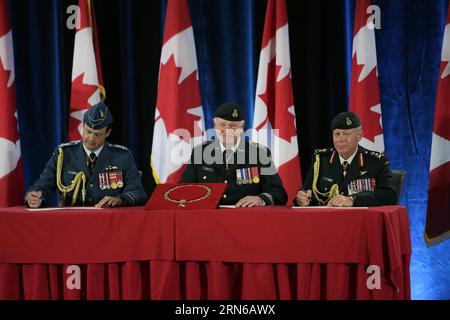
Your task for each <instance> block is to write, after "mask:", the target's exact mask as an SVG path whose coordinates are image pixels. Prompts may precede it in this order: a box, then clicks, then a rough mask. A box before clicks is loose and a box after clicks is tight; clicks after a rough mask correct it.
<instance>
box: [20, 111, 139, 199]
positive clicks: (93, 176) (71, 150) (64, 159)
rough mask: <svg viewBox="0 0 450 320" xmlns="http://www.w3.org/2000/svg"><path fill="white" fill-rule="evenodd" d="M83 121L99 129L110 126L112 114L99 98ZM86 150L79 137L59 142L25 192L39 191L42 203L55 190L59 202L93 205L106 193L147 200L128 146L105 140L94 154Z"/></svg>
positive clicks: (107, 194) (94, 128)
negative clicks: (60, 143)
mask: <svg viewBox="0 0 450 320" xmlns="http://www.w3.org/2000/svg"><path fill="white" fill-rule="evenodd" d="M83 121H84V123H85V124H86V125H87V126H88V127H90V128H91V129H93V130H99V129H102V128H106V127H109V126H110V125H111V124H112V122H113V118H112V115H111V113H110V111H109V109H108V107H107V106H106V105H105V104H104V103H103V102H99V103H98V104H96V105H94V106H92V107H91V108H90V109H89V110H88V111H86V112H85V114H84V118H83ZM87 152H90V151H88V150H87V149H86V150H85V148H84V146H83V142H82V141H76V142H72V143H65V144H62V145H60V146H58V147H57V148H56V150H55V151H54V152H53V155H52V157H51V158H50V160H49V161H48V162H47V165H46V166H45V169H44V171H43V172H42V174H41V176H40V178H39V179H38V180H37V181H36V182H35V184H34V185H33V186H31V187H30V188H29V190H28V192H30V191H42V198H41V199H42V204H41V206H42V205H45V200H46V199H48V198H49V196H50V195H51V194H52V193H54V192H55V191H58V193H59V195H60V204H61V205H62V206H70V205H75V206H82V205H86V206H94V205H95V204H97V203H98V202H99V201H101V200H102V199H103V198H104V197H105V196H111V197H118V198H120V199H122V201H123V205H129V206H134V205H143V204H144V203H145V202H146V200H147V194H146V192H145V190H144V188H143V186H142V182H141V176H140V174H139V172H138V170H137V167H136V164H135V161H134V157H133V154H132V152H131V151H130V150H129V149H127V148H126V147H124V146H120V145H115V144H111V143H107V142H105V143H104V144H103V146H102V147H101V150H100V152H98V151H97V153H98V155H97V154H96V155H95V157H94V154H95V152H91V153H90V154H89V156H88V154H87ZM90 157H92V158H90Z"/></svg>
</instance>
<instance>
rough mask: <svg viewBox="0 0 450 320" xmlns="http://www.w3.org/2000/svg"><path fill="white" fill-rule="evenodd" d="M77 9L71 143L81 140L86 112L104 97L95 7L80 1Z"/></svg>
mask: <svg viewBox="0 0 450 320" xmlns="http://www.w3.org/2000/svg"><path fill="white" fill-rule="evenodd" d="M78 9H79V10H78V17H77V31H76V33H75V45H74V48H73V65H72V92H71V97H70V117H69V141H73V140H80V139H81V137H82V134H83V115H84V113H85V112H86V110H88V109H89V108H90V107H91V106H93V105H94V104H96V103H98V102H100V101H101V99H104V98H105V89H104V87H103V78H102V72H101V63H100V54H99V47H98V42H97V36H96V28H95V15H94V12H93V9H94V8H93V7H92V6H91V1H90V0H79V2H78Z"/></svg>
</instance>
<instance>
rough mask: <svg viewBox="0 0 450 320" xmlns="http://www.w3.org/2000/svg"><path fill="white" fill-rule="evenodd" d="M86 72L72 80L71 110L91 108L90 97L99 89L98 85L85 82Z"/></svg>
mask: <svg viewBox="0 0 450 320" xmlns="http://www.w3.org/2000/svg"><path fill="white" fill-rule="evenodd" d="M83 78H84V72H83V73H82V74H80V75H79V76H78V77H76V78H75V79H74V80H73V81H72V97H71V98H70V107H71V111H72V112H73V110H84V109H89V107H90V104H89V102H88V101H89V98H90V97H91V96H92V95H93V94H94V93H95V91H97V89H98V86H96V85H91V84H86V83H84V82H83Z"/></svg>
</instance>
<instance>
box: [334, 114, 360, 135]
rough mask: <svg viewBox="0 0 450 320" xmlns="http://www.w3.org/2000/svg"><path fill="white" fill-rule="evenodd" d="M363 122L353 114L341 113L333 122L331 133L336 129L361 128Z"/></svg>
mask: <svg viewBox="0 0 450 320" xmlns="http://www.w3.org/2000/svg"><path fill="white" fill-rule="evenodd" d="M360 126H361V121H360V120H359V118H358V116H357V115H356V114H354V113H353V112H341V113H339V114H338V115H337V116H336V117H335V118H334V119H333V121H332V122H331V131H333V130H334V129H353V128H359V127H360Z"/></svg>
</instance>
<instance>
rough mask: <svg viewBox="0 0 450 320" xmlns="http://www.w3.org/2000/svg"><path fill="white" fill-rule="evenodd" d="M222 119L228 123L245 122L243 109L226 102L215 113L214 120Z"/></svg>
mask: <svg viewBox="0 0 450 320" xmlns="http://www.w3.org/2000/svg"><path fill="white" fill-rule="evenodd" d="M216 117H217V118H221V119H224V120H228V121H242V120H244V114H243V112H242V108H241V107H240V106H239V105H238V104H236V103H231V102H225V103H224V104H222V105H220V106H219V107H218V108H217V109H216V111H215V112H214V118H216Z"/></svg>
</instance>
